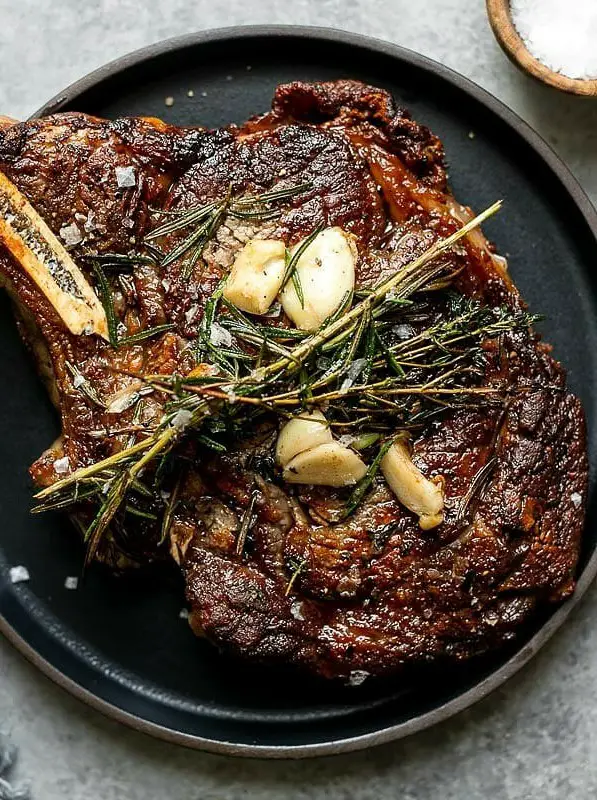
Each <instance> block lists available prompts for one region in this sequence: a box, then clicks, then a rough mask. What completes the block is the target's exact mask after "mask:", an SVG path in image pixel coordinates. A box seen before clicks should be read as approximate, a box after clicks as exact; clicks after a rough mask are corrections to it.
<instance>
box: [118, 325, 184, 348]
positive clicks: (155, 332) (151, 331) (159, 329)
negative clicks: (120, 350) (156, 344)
mask: <svg viewBox="0 0 597 800" xmlns="http://www.w3.org/2000/svg"><path fill="white" fill-rule="evenodd" d="M173 328H174V325H173V324H171V323H167V324H165V325H156V326H155V328H147V330H145V331H139V333H133V334H132V335H131V336H124V337H123V338H122V339H119V340H118V347H127V346H129V345H133V344H139V342H144V341H145V340H146V339H151V338H152V337H153V336H159V335H160V334H161V333H166V332H167V331H171V330H172V329H173Z"/></svg>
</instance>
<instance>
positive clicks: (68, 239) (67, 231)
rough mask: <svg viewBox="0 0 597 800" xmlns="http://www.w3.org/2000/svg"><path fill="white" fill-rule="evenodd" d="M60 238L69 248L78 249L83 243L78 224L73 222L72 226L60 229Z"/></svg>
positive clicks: (64, 226)
mask: <svg viewBox="0 0 597 800" xmlns="http://www.w3.org/2000/svg"><path fill="white" fill-rule="evenodd" d="M60 238H61V239H62V241H63V242H64V244H65V245H66V246H67V247H76V246H77V245H78V244H80V243H81V242H82V241H83V236H82V234H81V231H80V230H79V228H78V226H77V224H76V222H71V224H70V225H63V226H62V227H61V228H60Z"/></svg>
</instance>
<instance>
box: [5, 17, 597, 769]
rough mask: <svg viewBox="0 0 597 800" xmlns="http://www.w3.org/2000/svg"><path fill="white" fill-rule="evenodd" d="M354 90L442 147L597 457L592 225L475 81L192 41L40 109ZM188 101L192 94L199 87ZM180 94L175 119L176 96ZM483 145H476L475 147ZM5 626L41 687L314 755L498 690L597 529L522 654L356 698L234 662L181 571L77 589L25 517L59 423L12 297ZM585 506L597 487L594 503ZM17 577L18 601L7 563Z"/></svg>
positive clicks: (435, 67)
mask: <svg viewBox="0 0 597 800" xmlns="http://www.w3.org/2000/svg"><path fill="white" fill-rule="evenodd" d="M340 77H351V78H359V79H362V80H364V81H368V82H370V83H373V84H376V85H379V86H383V87H386V88H387V89H389V90H390V91H391V92H392V93H393V94H394V95H395V97H396V98H397V100H398V102H399V103H402V104H404V105H406V106H408V107H409V108H411V109H412V111H413V113H414V115H415V117H416V118H417V119H418V120H420V121H421V122H424V123H426V124H427V125H429V126H430V127H431V128H432V129H433V130H434V131H435V132H436V133H438V134H439V135H440V136H441V138H442V140H443V141H444V143H445V146H446V150H447V153H448V157H449V161H450V165H451V170H450V174H451V178H452V185H453V187H454V190H455V194H456V196H457V197H459V198H462V200H463V201H464V202H466V203H469V204H471V205H472V206H473V207H474V208H476V209H481V208H484V207H486V206H488V205H489V204H490V203H491V202H493V201H494V200H496V199H497V198H500V197H501V198H504V200H505V201H506V203H505V208H504V210H503V212H502V213H501V214H500V215H499V217H498V218H497V219H494V220H493V221H491V222H490V223H489V224H488V225H487V231H488V233H489V235H490V236H491V237H493V238H494V239H495V240H496V241H497V243H498V245H499V247H500V250H501V252H503V253H506V254H507V255H508V256H509V258H510V265H511V270H512V273H513V275H514V278H515V280H516V282H517V284H518V286H519V287H520V289H521V290H522V293H523V295H524V296H525V297H526V298H527V299H528V301H529V303H530V305H531V308H532V309H533V310H534V311H541V312H542V313H544V314H546V316H547V320H546V322H545V324H544V330H545V335H546V337H547V339H548V340H549V341H550V342H552V343H553V344H554V346H555V353H556V356H557V357H558V358H560V359H561V360H562V361H563V362H564V364H565V365H566V367H567V368H568V370H569V377H570V384H571V386H572V388H573V390H574V391H576V392H577V393H578V394H579V395H580V396H581V398H582V400H583V402H584V406H585V409H586V412H587V415H588V422H589V430H590V431H591V438H590V455H591V458H592V459H593V460H594V459H595V455H596V454H595V447H596V442H595V437H594V435H593V434H594V421H595V412H596V404H597V387H596V380H597V313H596V311H597V309H596V305H597V301H596V294H595V283H594V280H595V279H594V277H593V276H594V274H595V263H596V260H597V242H596V240H595V232H596V231H597V216H596V214H595V211H594V210H593V208H592V207H591V206H590V204H589V202H588V201H587V199H586V197H585V196H584V194H583V193H582V191H581V189H580V187H579V186H578V185H577V183H576V182H575V181H574V179H573V178H572V177H571V175H570V174H569V172H568V171H567V170H566V168H565V167H564V166H563V165H562V163H561V162H560V161H559V160H558V159H557V158H556V156H555V155H554V154H553V153H552V152H551V150H550V149H549V148H548V147H547V146H546V145H545V143H544V142H543V141H542V140H541V139H540V138H539V137H538V136H537V135H536V134H535V133H533V131H531V130H530V129H529V128H528V127H527V126H526V125H525V124H524V123H523V122H522V121H521V120H520V119H518V118H517V117H516V116H515V115H514V114H513V113H512V112H510V111H508V109H506V108H505V107H504V106H503V105H501V104H500V103H499V102H498V101H497V100H495V99H494V98H493V97H491V96H490V95H488V94H486V93H485V92H484V91H482V90H481V89H479V88H478V87H477V86H475V85H473V84H472V83H470V82H469V81H467V80H466V79H464V78H462V77H460V76H459V75H456V74H455V73H453V72H450V71H449V70H447V69H446V68H445V67H442V66H440V65H439V64H435V63H433V62H431V61H429V60H427V59H425V58H422V57H421V56H418V55H415V54H414V53H411V52H408V51H406V50H402V49H400V48H398V47H395V46H393V45H390V44H385V43H382V42H377V41H372V40H368V39H364V38H362V37H358V36H353V35H348V34H345V33H339V32H337V31H325V30H319V29H301V28H244V29H243V28H240V29H229V30H223V31H214V32H209V33H200V34H194V35H191V36H188V37H184V38H182V39H176V40H173V41H169V42H165V43H163V44H158V45H155V46H153V47H150V48H147V49H145V50H142V51H140V52H139V53H135V54H133V55H131V56H128V57H126V58H123V59H120V60H119V61H116V62H114V63H113V64H110V65H108V66H107V67H105V68H103V69H101V70H99V71H98V72H95V73H93V74H92V75H90V76H89V77H87V78H84V79H83V80H82V81H79V82H78V83H76V84H74V86H71V87H70V88H68V89H66V90H65V91H64V92H63V93H61V94H60V95H59V96H58V97H57V98H55V99H54V100H52V101H51V102H49V103H48V104H47V105H46V106H44V108H43V109H41V112H40V113H44V114H45V113H50V112H52V111H58V110H66V109H77V110H80V111H87V112H90V113H91V114H97V115H100V116H107V117H116V116H118V115H133V114H144V115H155V116H159V117H163V118H165V119H166V120H168V121H170V122H175V123H179V124H202V125H207V126H215V125H223V124H227V123H229V122H231V121H238V122H240V121H242V120H244V119H246V118H247V117H248V116H250V115H252V114H255V113H257V112H261V111H264V110H265V109H267V108H268V106H269V103H270V99H271V96H272V92H273V89H274V87H275V85H276V84H278V83H281V82H284V81H289V80H293V79H298V78H300V79H303V80H316V79H322V78H340ZM190 89H192V90H193V91H194V97H192V98H189V97H188V94H187V92H188V90H190ZM167 96H172V97H173V98H174V100H175V102H174V105H173V106H172V107H166V106H165V104H164V98H165V97H167ZM471 132H472V133H473V134H474V137H473V136H472V134H471ZM0 305H1V308H0V338H1V341H2V343H3V344H2V361H1V365H2V367H1V368H2V374H3V376H4V380H7V381H8V384H6V385H5V390H4V392H3V393H2V395H1V399H0V442H2V457H1V458H0V487H1V490H0V516H1V519H2V520H3V525H2V532H1V533H0V615H1V618H0V629H1V630H2V631H3V632H4V634H5V635H6V636H7V637H8V638H9V639H10V640H11V641H12V642H14V643H15V644H16V646H17V647H18V648H19V649H20V650H21V651H22V652H23V653H25V655H26V656H28V657H29V658H30V659H31V660H32V661H33V662H34V663H35V664H37V665H38V666H39V667H40V668H41V669H42V670H43V671H44V672H45V673H46V674H47V675H49V676H50V677H52V678H53V679H54V680H56V681H57V682H58V683H60V684H61V685H62V686H64V687H66V688H67V689H68V690H69V691H71V692H73V693H74V694H76V695H77V696H78V697H80V698H82V699H84V700H86V701H87V702H89V703H90V704H91V705H93V706H95V707H96V708H98V709H100V710H101V711H104V712H106V713H108V714H110V715H111V716H113V717H116V718H117V719H120V720H122V721H124V722H128V723H129V724H131V725H133V726H134V727H136V728H138V729H141V730H144V731H147V732H149V733H153V734H155V735H157V736H161V737H163V738H165V739H169V740H171V741H175V742H180V743H182V744H187V745H191V746H194V747H200V748H205V749H207V750H213V751H218V752H225V753H235V754H242V755H261V756H269V757H283V756H294V757H296V756H308V755H316V754H322V753H337V752H341V751H346V750H351V749H356V748H360V747H365V746H366V745H371V744H375V743H379V742H384V741H388V740H390V739H395V738H398V737H401V736H405V735H407V734H409V733H412V732H413V731H416V730H420V729H422V728H425V727H427V726H429V725H431V724H433V723H434V722H437V721H439V720H443V719H446V718H447V717H449V716H450V715H451V714H454V713H455V712H457V711H459V710H461V709H463V708H465V707H466V706H468V705H470V704H471V703H473V702H474V701H476V700H478V699H479V698H481V697H483V696H484V695H486V694H487V693H488V692H489V691H491V690H492V689H494V688H495V687H496V686H498V685H499V684H501V683H503V682H504V681H505V680H506V679H507V678H508V677H509V676H511V675H512V674H513V673H514V672H515V671H516V670H517V669H518V668H519V667H520V666H521V665H522V664H524V663H525V662H526V661H527V660H528V659H529V658H530V657H531V656H532V655H533V654H534V653H535V652H536V651H537V650H538V649H539V647H540V646H541V645H542V644H543V643H544V642H545V641H546V640H547V638H548V637H549V636H550V635H551V634H552V633H553V632H554V631H555V630H556V629H557V628H558V626H559V625H560V624H561V623H562V621H563V620H564V619H565V617H566V616H567V615H568V614H569V612H570V611H571V609H572V607H573V606H574V604H575V603H576V602H577V601H578V599H579V598H580V596H581V594H582V593H583V592H584V591H585V589H586V587H587V585H588V584H589V582H590V580H591V579H592V578H593V576H594V574H595V571H596V570H597V556H596V555H595V546H596V536H595V530H594V528H593V526H592V525H591V524H590V523H589V525H588V528H587V531H586V534H585V540H584V547H583V553H582V559H581V564H580V570H581V572H580V578H579V584H578V589H577V592H576V594H575V596H574V598H573V599H572V600H570V601H568V602H567V603H566V604H565V605H564V606H562V607H560V608H559V609H557V610H555V611H554V612H553V613H552V614H551V615H549V616H546V617H544V618H541V619H538V620H537V621H536V623H535V625H534V626H533V627H532V628H529V629H528V630H526V631H524V632H523V635H522V638H521V639H520V641H519V643H518V645H517V646H516V648H513V649H512V650H510V651H509V652H504V653H501V654H500V655H498V656H494V657H492V658H491V659H490V660H486V661H483V662H478V663H476V664H475V665H469V666H463V667H462V668H461V669H459V670H456V671H454V672H453V673H452V674H442V680H441V681H425V682H424V684H421V685H418V684H417V682H416V681H415V682H408V683H405V682H404V681H403V680H402V679H401V680H397V681H394V682H392V681H388V682H384V683H378V684H375V683H370V684H367V683H365V684H364V685H363V686H362V687H359V688H358V689H348V688H344V687H340V686H336V685H331V684H328V683H323V682H318V681H316V680H313V679H309V678H305V677H303V676H300V675H297V674H295V673H293V672H290V671H285V670H279V669H278V670H271V669H262V668H258V667H252V666H247V665H245V664H241V663H238V662H236V661H233V660H231V659H228V658H226V657H224V656H221V655H220V654H218V653H217V652H216V650H215V649H213V648H212V647H211V646H209V645H208V644H206V643H204V642H201V641H199V640H197V639H195V638H194V637H193V636H192V634H191V633H190V631H189V629H188V627H187V625H186V623H185V622H184V621H183V620H182V619H180V618H179V611H180V609H181V607H182V587H181V585H180V583H179V580H178V577H177V576H176V575H175V574H173V575H172V576H171V577H168V578H167V579H166V580H164V578H160V579H159V580H158V579H156V578H155V576H154V577H149V578H143V579H141V578H128V579H126V580H116V579H114V578H111V577H110V576H108V575H106V574H104V573H103V572H102V571H101V570H91V572H90V574H89V576H88V579H87V580H86V582H85V585H84V586H83V587H82V588H81V589H80V590H79V591H77V592H72V591H68V590H66V589H65V588H64V580H65V577H66V576H68V575H77V574H78V573H79V570H80V567H81V562H82V550H81V547H80V546H79V544H78V542H77V537H76V536H75V535H74V534H73V531H72V530H71V528H70V525H69V523H68V522H67V521H66V520H65V519H62V518H60V517H55V518H50V517H43V518H40V517H35V518H32V517H31V516H30V515H29V507H30V496H31V489H30V486H29V482H28V479H27V472H26V470H27V466H28V465H29V463H30V462H31V461H33V460H34V458H35V457H36V456H37V455H38V454H39V453H40V452H41V451H42V449H43V448H45V447H46V446H47V445H48V444H49V443H50V442H51V441H52V440H53V437H54V436H55V434H56V433H57V421H56V418H55V415H54V413H53V412H52V409H51V408H50V406H49V403H48V401H47V399H46V396H45V394H44V391H43V389H42V387H41V386H40V383H39V381H38V379H37V377H36V375H35V371H34V369H33V366H32V364H31V362H30V360H29V358H28V357H27V355H26V354H25V352H24V349H23V347H22V345H21V343H20V341H19V338H18V336H17V333H16V330H15V326H14V324H13V321H12V317H11V313H10V307H9V304H8V302H7V300H6V298H5V297H1V298H0ZM590 502H591V506H593V505H594V491H593V488H592V490H591V500H590ZM15 564H24V565H26V566H27V567H28V569H29V571H30V573H31V581H30V583H28V584H20V585H18V586H13V585H11V584H9V583H8V581H7V578H6V570H5V569H4V567H6V566H7V565H15Z"/></svg>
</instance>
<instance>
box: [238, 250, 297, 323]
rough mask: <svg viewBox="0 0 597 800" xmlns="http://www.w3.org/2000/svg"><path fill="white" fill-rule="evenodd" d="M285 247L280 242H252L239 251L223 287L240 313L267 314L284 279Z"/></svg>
mask: <svg viewBox="0 0 597 800" xmlns="http://www.w3.org/2000/svg"><path fill="white" fill-rule="evenodd" d="M285 255H286V247H285V245H284V242H282V241H280V240H279V239H251V241H250V242H247V244H246V245H245V246H244V247H243V249H242V250H241V251H240V253H239V254H238V256H237V257H236V260H235V262H234V264H233V265H232V269H231V271H230V275H229V276H228V279H227V281H226V286H225V287H224V297H225V298H226V299H227V300H229V301H230V302H231V303H234V305H235V306H237V308H240V309H241V311H247V312H248V313H249V314H265V312H266V311H267V310H268V309H269V307H270V306H271V304H272V303H273V302H274V300H275V298H276V295H277V294H278V292H279V291H280V286H281V285H282V281H283V279H284V270H285V268H286V263H285Z"/></svg>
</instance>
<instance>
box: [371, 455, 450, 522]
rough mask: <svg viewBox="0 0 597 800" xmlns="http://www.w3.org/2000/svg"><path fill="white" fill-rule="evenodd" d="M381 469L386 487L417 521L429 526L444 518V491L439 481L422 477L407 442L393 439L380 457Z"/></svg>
mask: <svg viewBox="0 0 597 800" xmlns="http://www.w3.org/2000/svg"><path fill="white" fill-rule="evenodd" d="M381 471H382V472H383V474H384V477H385V479H386V481H387V482H388V484H389V486H390V488H391V489H392V491H393V492H394V494H395V495H396V497H397V498H398V500H400V502H401V503H402V505H404V506H406V507H407V508H408V509H409V510H410V511H413V512H414V513H415V514H417V515H418V517H419V525H420V526H421V528H423V530H429V529H430V528H435V527H436V526H437V525H439V524H440V523H441V522H442V520H443V518H444V513H443V511H444V495H443V491H442V486H441V484H440V483H439V482H435V481H431V480H429V479H428V478H426V477H425V476H424V475H423V473H422V472H421V470H420V469H419V468H418V467H416V466H415V465H414V464H413V461H412V458H411V455H410V451H409V449H408V445H407V444H406V443H405V442H404V441H400V440H399V441H397V442H394V444H393V445H392V446H391V447H390V449H389V450H388V452H387V453H386V454H385V456H384V457H383V459H382V462H381Z"/></svg>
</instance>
